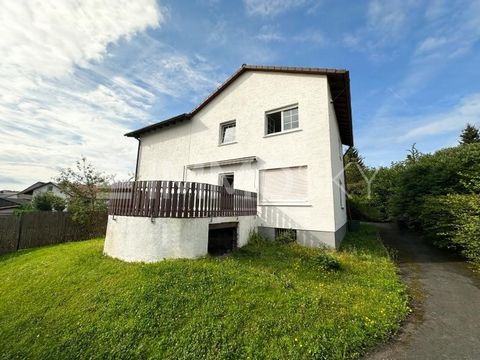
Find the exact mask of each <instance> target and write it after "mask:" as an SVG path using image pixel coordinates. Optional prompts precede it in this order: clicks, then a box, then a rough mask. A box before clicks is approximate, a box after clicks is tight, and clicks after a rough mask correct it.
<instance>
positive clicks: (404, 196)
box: [389, 144, 480, 230]
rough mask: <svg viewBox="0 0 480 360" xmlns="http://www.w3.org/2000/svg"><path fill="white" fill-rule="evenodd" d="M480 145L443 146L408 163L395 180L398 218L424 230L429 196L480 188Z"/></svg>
mask: <svg viewBox="0 0 480 360" xmlns="http://www.w3.org/2000/svg"><path fill="white" fill-rule="evenodd" d="M479 159H480V144H470V145H463V146H457V147H454V148H449V149H443V150H440V151H437V152H436V153H434V154H432V155H422V156H420V158H418V159H417V160H416V161H415V162H413V163H409V164H407V165H405V167H404V169H403V171H400V172H399V173H398V175H397V177H396V179H395V181H394V184H393V186H394V194H393V196H392V198H391V201H390V206H389V207H390V209H391V213H392V214H393V216H394V218H395V219H397V220H399V221H400V222H402V223H405V224H406V225H407V226H408V227H410V228H415V229H419V230H422V226H421V222H420V213H421V211H422V207H423V204H424V202H425V200H426V197H427V196H432V195H436V196H438V195H447V194H470V193H472V192H477V193H478V192H479V191H480V186H479V184H480V161H479Z"/></svg>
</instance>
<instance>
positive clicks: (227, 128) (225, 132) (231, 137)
mask: <svg viewBox="0 0 480 360" xmlns="http://www.w3.org/2000/svg"><path fill="white" fill-rule="evenodd" d="M236 126H237V123H236V121H229V122H226V123H223V124H220V144H228V143H232V142H234V141H235V130H236Z"/></svg>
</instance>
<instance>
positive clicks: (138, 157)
mask: <svg viewBox="0 0 480 360" xmlns="http://www.w3.org/2000/svg"><path fill="white" fill-rule="evenodd" d="M135 139H137V140H138V148H137V162H136V163H135V179H134V180H135V181H137V180H138V160H139V159H140V145H141V143H142V141H141V140H140V138H135Z"/></svg>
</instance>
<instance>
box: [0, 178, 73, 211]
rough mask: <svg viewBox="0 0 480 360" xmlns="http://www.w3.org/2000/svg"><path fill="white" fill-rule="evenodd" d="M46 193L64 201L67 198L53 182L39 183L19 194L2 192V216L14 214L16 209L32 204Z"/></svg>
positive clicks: (0, 202)
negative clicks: (32, 201)
mask: <svg viewBox="0 0 480 360" xmlns="http://www.w3.org/2000/svg"><path fill="white" fill-rule="evenodd" d="M44 192H52V193H53V194H55V195H57V196H59V197H62V198H64V199H65V198H66V197H67V196H66V195H65V194H64V193H63V192H62V191H61V190H60V188H59V187H58V186H57V185H55V184H54V183H52V182H42V181H38V182H36V183H34V184H33V185H30V186H29V187H27V188H26V189H25V190H22V191H19V192H16V191H8V190H2V191H0V214H2V215H9V214H13V213H14V211H15V209H17V208H19V207H20V206H21V205H23V204H26V203H28V202H30V201H31V200H32V199H33V198H34V197H35V196H36V195H38V194H41V193H44Z"/></svg>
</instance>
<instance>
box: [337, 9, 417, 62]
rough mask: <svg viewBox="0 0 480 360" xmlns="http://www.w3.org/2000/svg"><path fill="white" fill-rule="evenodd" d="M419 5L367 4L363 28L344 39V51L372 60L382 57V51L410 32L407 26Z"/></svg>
mask: <svg viewBox="0 0 480 360" xmlns="http://www.w3.org/2000/svg"><path fill="white" fill-rule="evenodd" d="M418 6H419V2H418V1H415V0H390V1H381V0H370V1H369V3H368V6H367V10H366V21H365V24H364V25H363V26H362V27H360V28H359V29H357V30H356V31H354V32H352V33H348V34H345V35H344V38H343V43H344V44H345V46H346V47H348V48H350V49H352V50H356V51H362V52H367V53H368V54H369V55H370V56H371V57H372V58H373V59H381V58H383V57H384V56H385V54H384V52H383V50H384V49H385V48H389V49H390V48H393V47H395V46H396V45H397V43H398V42H399V41H400V40H401V39H403V38H405V37H407V34H408V33H409V32H411V31H412V29H411V27H410V26H409V24H410V23H411V21H412V20H413V18H414V17H415V15H416V8H417V7H418Z"/></svg>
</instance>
